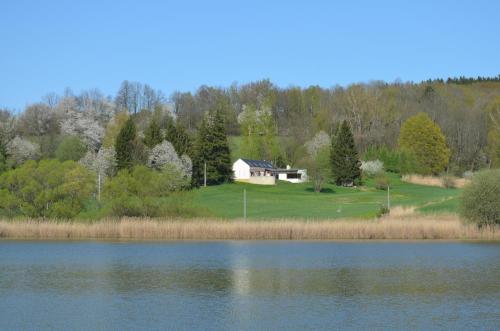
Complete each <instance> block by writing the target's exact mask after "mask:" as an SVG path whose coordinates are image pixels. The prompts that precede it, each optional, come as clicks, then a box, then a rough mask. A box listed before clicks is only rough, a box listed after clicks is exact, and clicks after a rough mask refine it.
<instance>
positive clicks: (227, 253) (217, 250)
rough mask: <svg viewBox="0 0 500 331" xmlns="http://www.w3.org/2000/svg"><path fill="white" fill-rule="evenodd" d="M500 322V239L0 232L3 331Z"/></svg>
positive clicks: (479, 325)
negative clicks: (16, 236) (33, 238)
mask: <svg viewBox="0 0 500 331" xmlns="http://www.w3.org/2000/svg"><path fill="white" fill-rule="evenodd" d="M499 327H500V244H498V243H460V242H448V243H442V242H289V241H282V242H277V241H271V242H269V241H251V242H240V241H234V242H231V241H225V242H117V243H114V242H83V241H82V242H78V241H76V242H75V241H73V242H42V241H39V242H29V241H0V330H22V329H27V330H54V329H65V330H132V329H134V330H135V329H143V330H164V329H170V330H278V329H280V330H305V329H308V330H313V329H314V330H331V329H420V330H430V329H454V330H456V329H474V330H476V329H481V330H493V329H498V328H499Z"/></svg>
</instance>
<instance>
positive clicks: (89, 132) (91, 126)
mask: <svg viewBox="0 0 500 331" xmlns="http://www.w3.org/2000/svg"><path fill="white" fill-rule="evenodd" d="M65 117H66V118H65V119H64V120H63V121H62V123H61V131H62V133H64V134H67V135H73V136H78V137H80V138H81V139H82V141H83V142H84V143H85V144H86V145H87V147H88V148H89V149H90V150H93V151H97V150H98V149H99V147H100V146H101V141H102V138H103V137H104V128H103V127H102V126H100V125H99V123H98V121H97V120H96V119H95V116H94V115H93V114H92V113H91V112H81V111H76V110H69V111H68V112H67V113H66V115H65Z"/></svg>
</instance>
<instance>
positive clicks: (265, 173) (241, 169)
mask: <svg viewBox="0 0 500 331" xmlns="http://www.w3.org/2000/svg"><path fill="white" fill-rule="evenodd" d="M233 173H234V180H236V181H240V182H246V183H251V184H261V185H274V184H275V183H276V179H279V180H285V181H288V182H291V183H302V182H305V181H307V171H306V170H305V169H291V168H290V167H289V166H287V167H286V169H278V168H275V167H274V166H273V164H272V163H271V162H269V161H261V160H249V159H238V160H237V161H236V162H234V163H233Z"/></svg>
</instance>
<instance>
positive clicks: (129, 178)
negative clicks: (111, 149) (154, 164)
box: [104, 166, 189, 217]
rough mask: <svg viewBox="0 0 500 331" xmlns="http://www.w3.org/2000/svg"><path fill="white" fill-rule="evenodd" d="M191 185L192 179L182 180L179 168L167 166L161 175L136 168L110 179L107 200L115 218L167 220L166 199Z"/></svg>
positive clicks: (106, 193)
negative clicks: (161, 218)
mask: <svg viewBox="0 0 500 331" xmlns="http://www.w3.org/2000/svg"><path fill="white" fill-rule="evenodd" d="M188 184H189V178H186V177H184V176H182V173H181V172H180V171H179V170H178V169H177V168H176V167H173V166H165V168H163V170H162V171H157V170H152V169H149V168H147V167H145V166H136V167H134V168H133V169H132V170H131V171H128V170H122V171H120V172H119V173H118V175H117V176H116V177H114V178H112V179H110V180H109V181H108V182H107V183H106V185H105V188H104V196H105V199H106V200H107V201H109V202H110V204H111V209H112V213H113V215H114V216H148V217H154V216H163V215H164V213H163V212H162V203H163V200H162V199H163V198H165V197H167V196H168V195H169V194H170V193H171V192H173V191H179V190H182V189H183V188H185V187H187V186H188Z"/></svg>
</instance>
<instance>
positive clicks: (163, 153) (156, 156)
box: [148, 140, 193, 178]
mask: <svg viewBox="0 0 500 331" xmlns="http://www.w3.org/2000/svg"><path fill="white" fill-rule="evenodd" d="M166 165H172V166H174V167H176V168H177V169H178V170H179V171H181V172H182V174H183V176H184V177H188V178H191V174H192V170H193V165H192V162H191V159H190V158H189V156H187V155H186V154H184V155H182V156H181V157H180V158H179V156H178V155H177V153H176V152H175V149H174V146H173V145H172V144H171V143H170V142H168V141H166V140H165V141H164V142H162V143H161V144H159V145H156V146H155V147H154V148H153V149H152V150H151V151H150V153H149V157H148V166H149V167H150V168H154V169H161V168H163V167H165V166H166Z"/></svg>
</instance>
